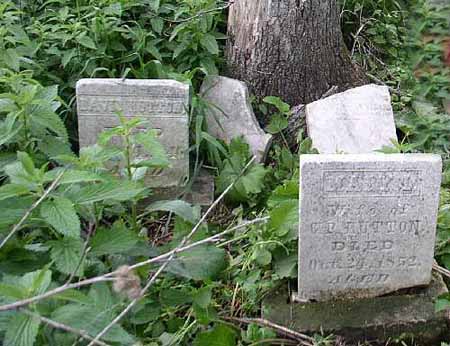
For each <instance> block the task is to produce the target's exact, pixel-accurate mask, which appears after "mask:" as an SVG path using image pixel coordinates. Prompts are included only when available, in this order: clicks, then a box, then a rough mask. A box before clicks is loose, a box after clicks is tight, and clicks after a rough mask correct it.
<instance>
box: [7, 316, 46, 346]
mask: <svg viewBox="0 0 450 346" xmlns="http://www.w3.org/2000/svg"><path fill="white" fill-rule="evenodd" d="M39 325H40V320H39V319H38V318H37V317H32V316H28V315H24V314H20V313H16V315H15V316H14V317H13V319H12V320H11V321H10V323H9V324H8V328H7V330H6V334H5V340H4V343H3V346H33V345H34V342H35V341H36V337H37V334H38V332H39Z"/></svg>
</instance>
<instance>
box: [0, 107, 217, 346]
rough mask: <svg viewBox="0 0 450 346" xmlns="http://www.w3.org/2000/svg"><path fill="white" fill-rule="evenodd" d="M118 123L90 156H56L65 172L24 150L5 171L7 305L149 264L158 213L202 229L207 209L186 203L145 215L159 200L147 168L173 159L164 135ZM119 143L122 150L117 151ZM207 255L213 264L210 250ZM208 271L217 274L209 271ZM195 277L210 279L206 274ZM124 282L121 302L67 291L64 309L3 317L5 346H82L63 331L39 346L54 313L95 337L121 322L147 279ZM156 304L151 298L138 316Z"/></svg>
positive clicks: (1, 197) (118, 330)
mask: <svg viewBox="0 0 450 346" xmlns="http://www.w3.org/2000/svg"><path fill="white" fill-rule="evenodd" d="M119 119H120V125H119V126H117V127H116V128H114V129H111V130H108V131H105V132H104V133H103V134H102V135H101V138H100V140H99V144H97V145H94V146H91V147H86V148H82V149H81V150H80V155H79V156H76V155H74V154H70V153H69V154H61V155H57V156H55V157H53V158H52V159H53V160H54V162H57V163H58V164H59V166H58V167H56V168H51V165H50V164H49V163H44V164H42V165H40V166H36V163H35V161H34V160H33V158H32V156H31V155H29V154H28V153H26V152H24V151H18V152H17V159H16V160H15V161H14V162H12V163H9V164H7V165H6V166H5V167H4V175H5V178H4V184H3V185H2V186H1V187H0V233H1V235H2V237H1V238H2V242H1V243H0V250H1V251H0V263H1V268H2V271H1V272H2V274H1V277H0V280H1V281H0V303H1V304H6V303H9V302H14V301H17V300H21V299H26V298H30V297H33V296H36V295H39V294H42V293H44V292H45V291H47V290H49V289H52V288H55V287H58V285H67V284H70V283H71V282H72V281H73V280H74V279H76V278H79V279H81V278H84V277H89V276H92V275H94V276H95V275H101V274H104V273H107V272H110V271H111V270H112V269H116V268H118V267H120V266H121V265H127V264H128V263H130V262H133V263H134V262H136V259H138V258H142V257H144V258H148V256H149V255H150V254H151V251H152V250H151V249H150V248H149V245H148V238H147V237H148V233H147V232H146V229H145V228H144V226H143V224H142V219H143V216H146V215H148V214H149V213H152V212H157V211H159V210H163V211H171V212H173V213H174V214H175V215H181V217H179V216H177V219H178V218H179V221H178V222H179V223H181V224H184V225H185V226H183V227H188V228H189V229H190V227H192V226H191V224H192V223H194V222H195V221H196V219H197V217H198V211H195V209H194V208H192V207H190V205H188V204H187V203H185V202H182V201H165V202H158V203H155V204H152V205H150V206H149V207H147V210H145V211H143V212H142V213H141V214H140V215H138V214H137V213H138V209H137V204H138V202H139V201H141V200H142V199H143V198H146V197H148V196H149V194H150V191H149V189H147V188H146V187H145V186H144V183H143V180H144V177H145V173H146V170H147V169H150V168H151V169H154V168H161V169H162V168H164V167H167V165H168V159H167V156H166V154H165V151H164V148H163V147H162V146H161V144H160V143H159V142H158V141H157V140H156V137H157V134H156V131H155V130H152V129H149V130H147V131H144V132H142V131H140V132H136V131H135V130H136V128H137V127H138V126H142V124H143V122H142V121H141V120H139V119H136V118H133V119H127V118H125V117H123V116H121V115H119ZM19 128H20V129H22V127H19ZM44 128H45V127H44ZM18 132H20V131H18ZM25 138H27V139H29V137H25ZM113 139H115V140H114V141H113V142H114V143H115V145H112V144H111V143H110V142H111V141H112V140H113ZM26 143H27V144H28V142H26ZM16 144H17V145H19V144H20V142H18V143H16ZM29 147H30V144H29V145H28V146H27V148H29ZM128 210H131V213H128ZM184 219H187V221H182V220H184ZM181 224H180V226H178V228H180V227H182V226H181ZM200 251H201V249H200ZM196 255H199V253H196ZM203 255H208V256H210V258H211V259H212V260H213V259H214V256H213V255H214V254H212V253H211V251H210V252H209V253H206V254H203ZM217 256H219V259H218V260H216V262H214V263H215V264H214V265H216V266H217V264H220V266H222V265H223V263H224V261H223V253H222V251H220V250H219V253H217V251H216V257H217ZM202 258H203V257H202ZM195 267H198V264H196V265H195ZM186 268H187V269H186ZM205 268H206V269H205ZM188 269H189V266H184V265H182V263H180V262H178V264H177V263H174V266H173V270H174V271H175V272H176V273H178V274H179V275H183V273H184V274H185V275H187V274H186V273H189V270H188ZM196 270H197V272H198V270H199V269H196ZM202 270H206V272H208V266H205V267H203V268H202ZM193 271H194V273H195V270H194V269H193ZM190 275H195V274H192V273H191V274H190ZM196 275H197V276H200V277H201V278H203V276H202V275H204V274H201V273H200V274H196ZM122 276H123V277H124V279H123V280H124V281H123V282H122V283H121V282H119V281H117V282H116V283H115V284H114V289H115V290H116V291H117V292H119V293H120V292H121V293H123V294H122V295H119V296H117V295H113V294H112V292H111V291H110V288H108V286H106V285H104V284H98V285H94V286H92V288H91V289H89V290H88V291H86V292H83V291H75V290H70V291H66V292H65V293H64V294H62V295H61V296H58V297H57V298H58V299H57V300H56V302H50V303H49V302H39V303H37V304H32V305H30V306H28V307H27V308H25V309H21V310H20V312H22V313H17V312H16V311H14V312H6V313H5V312H3V313H0V332H4V333H5V334H4V345H24V346H26V345H30V346H31V345H33V344H35V342H36V341H37V340H39V339H42V340H46V339H47V338H50V339H48V340H52V342H56V343H58V341H57V340H59V342H61V343H60V344H69V343H71V342H73V340H72V339H76V336H73V335H66V336H63V335H62V334H58V333H56V335H50V336H44V335H41V336H40V337H39V338H38V337H37V336H38V333H39V330H40V325H41V323H42V318H41V315H51V316H52V318H54V319H55V320H57V321H59V322H61V323H68V324H69V325H71V326H73V327H75V328H80V329H81V330H86V331H89V333H91V334H92V335H95V334H96V333H98V332H99V331H100V330H101V329H102V328H104V327H105V326H106V325H107V324H108V323H109V322H111V321H112V319H113V318H114V317H115V316H116V314H117V313H118V312H119V311H120V308H121V307H122V305H123V303H124V302H125V301H126V299H127V297H128V299H132V298H134V297H135V296H136V294H138V293H139V292H140V279H139V276H137V275H136V274H133V273H131V272H128V271H127V270H125V269H124V270H123V275H122ZM103 281H105V280H103ZM106 281H107V280H106ZM85 293H86V294H85ZM58 301H61V303H58ZM69 303H70V304H69ZM147 303H149V301H148V302H147V300H143V303H142V304H141V305H139V306H138V307H137V308H136V309H135V312H136V311H139V310H141V309H143V308H144V307H145V306H146V304H147ZM150 309H151V308H150ZM158 309H159V308H157V310H155V311H158ZM36 316H37V317H36ZM136 318H138V317H134V319H136ZM131 323H132V322H131ZM136 324H137V325H139V324H141V322H139V321H138V322H136ZM55 338H56V339H55ZM70 340H72V341H70ZM104 340H107V341H110V342H115V343H119V344H130V343H133V342H134V337H132V336H131V335H130V334H128V332H126V331H125V330H124V329H123V328H122V327H120V325H116V326H114V327H113V328H112V329H111V331H110V332H109V333H108V334H107V335H106V336H105V338H104ZM40 344H48V343H47V342H44V343H42V342H41V343H40Z"/></svg>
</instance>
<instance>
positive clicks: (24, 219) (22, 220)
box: [0, 171, 65, 249]
mask: <svg viewBox="0 0 450 346" xmlns="http://www.w3.org/2000/svg"><path fill="white" fill-rule="evenodd" d="M64 173H65V171H62V172H61V173H60V174H59V175H58V176H57V177H56V179H55V180H54V181H53V183H52V184H51V185H50V186H49V187H48V188H47V190H45V192H44V194H43V195H42V196H41V197H40V198H39V199H38V200H37V201H36V202H34V203H33V205H32V206H31V207H30V209H28V210H27V212H26V213H25V215H24V216H23V217H22V218H21V219H20V221H19V223H17V224H16V225H15V226H14V227H13V229H12V230H11V232H9V234H8V235H7V236H6V238H5V239H3V241H2V243H1V244H0V249H1V248H2V247H3V246H4V245H5V244H6V243H7V242H8V240H9V239H10V238H11V237H12V236H13V235H14V234H15V233H16V232H17V231H18V230H19V229H20V227H22V225H23V223H24V222H25V221H26V219H28V217H29V216H30V215H31V213H32V212H33V210H34V209H36V208H37V207H38V206H39V204H41V203H42V202H43V201H44V199H46V198H47V196H48V195H49V194H50V192H52V191H53V190H54V189H55V188H56V187H57V186H58V183H59V181H60V180H61V178H62V176H63V175H64Z"/></svg>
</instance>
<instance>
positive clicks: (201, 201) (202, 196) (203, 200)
mask: <svg viewBox="0 0 450 346" xmlns="http://www.w3.org/2000/svg"><path fill="white" fill-rule="evenodd" d="M193 179H194V181H193V182H192V185H191V187H190V191H189V192H188V193H186V194H185V196H184V198H183V199H184V200H185V201H186V202H188V203H191V204H193V205H199V206H201V207H208V206H210V205H211V204H212V203H213V202H214V176H213V175H212V174H210V173H209V172H208V171H206V170H201V171H200V173H199V174H198V175H197V176H196V177H194V178H193ZM185 189H186V187H176V186H174V187H166V188H153V189H152V194H151V196H150V197H149V198H147V199H146V200H145V203H144V205H148V203H152V202H156V201H161V200H173V199H179V198H180V195H182V194H183V192H184V191H185Z"/></svg>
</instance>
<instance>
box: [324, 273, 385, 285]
mask: <svg viewBox="0 0 450 346" xmlns="http://www.w3.org/2000/svg"><path fill="white" fill-rule="evenodd" d="M389 277H390V275H389V274H378V273H372V274H348V275H337V276H335V277H334V278H331V279H330V280H329V281H328V283H329V284H338V283H343V284H347V285H352V286H364V285H367V284H378V283H386V282H387V281H388V279H389Z"/></svg>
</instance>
